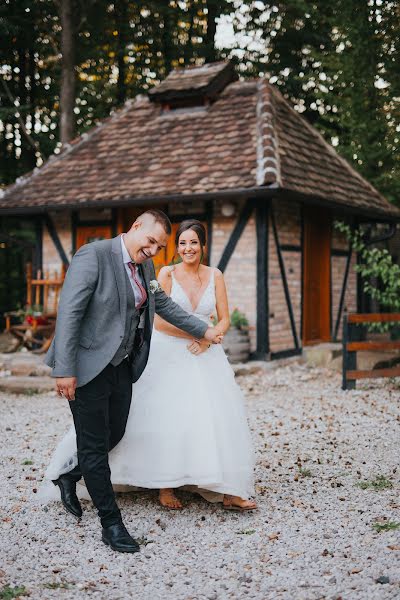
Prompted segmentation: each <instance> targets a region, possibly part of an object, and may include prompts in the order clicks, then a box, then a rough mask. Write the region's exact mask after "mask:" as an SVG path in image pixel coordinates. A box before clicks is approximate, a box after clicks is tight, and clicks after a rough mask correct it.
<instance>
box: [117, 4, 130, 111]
mask: <svg viewBox="0 0 400 600" xmlns="http://www.w3.org/2000/svg"><path fill="white" fill-rule="evenodd" d="M114 14H115V25H116V29H117V31H118V37H117V66H118V81H117V104H123V103H124V102H125V100H126V92H127V88H126V64H125V52H126V43H127V28H128V26H129V21H128V5H127V0H115V3H114Z"/></svg>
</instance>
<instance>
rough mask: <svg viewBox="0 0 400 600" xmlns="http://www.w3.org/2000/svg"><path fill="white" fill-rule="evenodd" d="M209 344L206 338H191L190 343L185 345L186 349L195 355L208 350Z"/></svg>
mask: <svg viewBox="0 0 400 600" xmlns="http://www.w3.org/2000/svg"><path fill="white" fill-rule="evenodd" d="M210 346H211V344H210V342H207V341H206V340H201V341H199V340H192V341H191V342H190V344H188V345H187V349H188V350H189V352H191V353H192V354H195V355H196V356H197V355H198V354H202V353H203V352H205V351H206V350H208V349H209V347H210Z"/></svg>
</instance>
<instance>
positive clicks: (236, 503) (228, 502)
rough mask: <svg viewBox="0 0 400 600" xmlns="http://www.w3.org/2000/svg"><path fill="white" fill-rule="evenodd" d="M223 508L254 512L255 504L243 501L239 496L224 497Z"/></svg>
mask: <svg viewBox="0 0 400 600" xmlns="http://www.w3.org/2000/svg"><path fill="white" fill-rule="evenodd" d="M223 507H224V508H225V509H226V510H238V511H240V510H243V511H245V510H256V509H257V504H256V502H254V500H243V498H241V497H240V496H229V495H228V494H225V495H224V500H223Z"/></svg>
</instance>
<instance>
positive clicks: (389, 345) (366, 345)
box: [346, 341, 400, 352]
mask: <svg viewBox="0 0 400 600" xmlns="http://www.w3.org/2000/svg"><path fill="white" fill-rule="evenodd" d="M346 348H347V350H348V352H360V351H364V350H367V351H372V350H373V351H375V350H400V342H373V341H366V342H348V343H347V345H346Z"/></svg>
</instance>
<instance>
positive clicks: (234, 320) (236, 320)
mask: <svg viewBox="0 0 400 600" xmlns="http://www.w3.org/2000/svg"><path fill="white" fill-rule="evenodd" d="M231 325H232V327H236V329H242V328H244V327H248V325H249V321H248V320H247V318H246V316H245V314H244V313H242V312H240V310H239V309H238V308H235V310H233V311H232V313H231Z"/></svg>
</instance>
